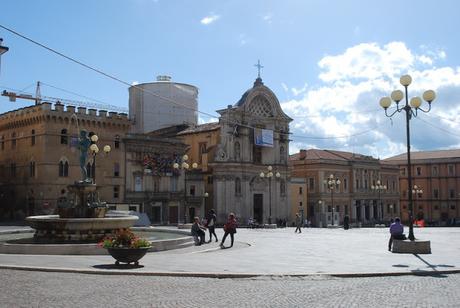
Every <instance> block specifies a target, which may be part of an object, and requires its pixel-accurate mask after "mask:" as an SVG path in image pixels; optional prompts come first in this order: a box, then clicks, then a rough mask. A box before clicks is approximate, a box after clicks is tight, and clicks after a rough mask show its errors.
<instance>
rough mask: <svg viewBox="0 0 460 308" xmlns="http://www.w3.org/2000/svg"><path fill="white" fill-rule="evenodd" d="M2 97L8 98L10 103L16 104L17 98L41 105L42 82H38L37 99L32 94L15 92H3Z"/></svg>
mask: <svg viewBox="0 0 460 308" xmlns="http://www.w3.org/2000/svg"><path fill="white" fill-rule="evenodd" d="M2 96H8V98H9V100H10V102H15V101H16V99H17V98H22V99H28V100H32V101H35V105H39V104H40V103H41V101H42V99H41V94H40V81H37V88H36V90H35V97H33V96H32V95H30V94H17V93H15V92H8V91H6V90H3V92H2Z"/></svg>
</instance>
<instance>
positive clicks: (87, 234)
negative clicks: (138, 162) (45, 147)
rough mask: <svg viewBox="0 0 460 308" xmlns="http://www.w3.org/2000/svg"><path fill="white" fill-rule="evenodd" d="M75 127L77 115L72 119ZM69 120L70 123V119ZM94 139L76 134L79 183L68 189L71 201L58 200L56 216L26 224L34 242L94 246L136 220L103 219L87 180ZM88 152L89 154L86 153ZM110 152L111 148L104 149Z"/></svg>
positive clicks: (104, 207)
mask: <svg viewBox="0 0 460 308" xmlns="http://www.w3.org/2000/svg"><path fill="white" fill-rule="evenodd" d="M72 118H75V123H76V125H77V129H78V130H79V127H78V119H77V116H76V114H73V115H72ZM72 118H71V119H72ZM69 125H70V124H69ZM97 141H98V137H97V135H92V136H91V137H89V136H88V133H87V131H86V130H79V137H78V149H79V161H80V169H81V171H82V179H81V180H79V181H75V182H74V184H71V185H68V186H67V189H68V191H69V194H68V195H69V196H70V197H61V198H59V202H58V206H57V215H42V216H29V217H27V218H26V221H27V222H28V223H29V224H30V226H31V227H32V228H34V229H35V230H36V231H35V234H34V238H35V239H36V240H37V241H40V242H64V243H66V242H75V241H76V242H95V241H99V240H100V239H102V238H103V237H104V236H108V235H113V234H115V231H117V230H118V229H120V228H128V227H130V226H132V225H133V224H134V222H135V221H136V220H137V219H138V217H137V216H116V217H106V214H107V210H108V208H107V204H106V202H101V201H100V199H99V194H98V191H97V190H98V186H97V185H96V183H95V177H94V175H93V178H92V179H91V178H89V177H88V173H89V172H88V170H86V162H87V158H88V155H89V154H92V155H93V164H95V157H96V155H97V153H98V152H99V148H98V147H97V145H96V142H97ZM88 152H89V153H88ZM104 152H105V153H106V154H108V153H109V152H110V146H108V145H106V146H105V147H104Z"/></svg>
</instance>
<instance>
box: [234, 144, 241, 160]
mask: <svg viewBox="0 0 460 308" xmlns="http://www.w3.org/2000/svg"><path fill="white" fill-rule="evenodd" d="M240 159H241V147H240V143H239V142H238V141H237V142H235V160H236V161H239V160H240Z"/></svg>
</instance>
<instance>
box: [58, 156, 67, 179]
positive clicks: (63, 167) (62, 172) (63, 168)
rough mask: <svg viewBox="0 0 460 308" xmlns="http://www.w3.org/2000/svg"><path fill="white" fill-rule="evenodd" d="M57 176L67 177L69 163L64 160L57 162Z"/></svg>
mask: <svg viewBox="0 0 460 308" xmlns="http://www.w3.org/2000/svg"><path fill="white" fill-rule="evenodd" d="M59 176H60V177H68V176H69V162H68V161H67V160H66V159H61V160H60V161H59Z"/></svg>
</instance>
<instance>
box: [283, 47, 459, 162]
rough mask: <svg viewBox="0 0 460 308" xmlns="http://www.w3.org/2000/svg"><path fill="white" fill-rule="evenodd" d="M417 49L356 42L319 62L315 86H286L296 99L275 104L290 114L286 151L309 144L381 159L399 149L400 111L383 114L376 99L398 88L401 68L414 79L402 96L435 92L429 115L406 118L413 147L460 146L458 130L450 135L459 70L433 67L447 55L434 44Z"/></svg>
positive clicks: (456, 118) (403, 139)
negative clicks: (289, 144)
mask: <svg viewBox="0 0 460 308" xmlns="http://www.w3.org/2000/svg"><path fill="white" fill-rule="evenodd" d="M420 50H421V51H420V52H418V51H417V52H416V51H414V50H411V49H409V48H408V47H407V46H406V44H405V43H403V42H390V43H388V44H386V45H379V44H377V43H363V44H359V45H356V46H352V47H350V48H348V49H346V50H345V51H344V52H343V53H342V54H338V55H328V56H325V57H323V58H322V59H320V61H319V62H318V65H319V67H320V72H319V75H318V77H319V80H320V83H319V84H316V85H309V86H308V87H307V85H305V86H304V87H303V88H302V89H297V88H291V91H292V93H293V94H294V95H297V96H295V97H294V98H292V99H289V100H287V101H285V102H282V108H283V110H284V111H285V112H286V113H287V114H289V115H290V116H291V117H293V118H294V122H293V123H292V126H291V130H292V133H293V135H292V138H293V140H294V142H295V147H291V153H292V151H293V150H294V149H298V148H310V147H316V148H324V149H338V150H344V151H352V152H357V153H362V154H367V155H373V156H374V157H380V158H385V157H388V156H392V155H396V154H400V153H403V152H404V151H405V148H406V144H405V142H406V136H405V120H404V118H405V116H404V112H402V113H401V114H398V113H397V114H396V115H395V116H393V118H391V119H390V118H387V117H386V116H385V113H384V111H383V109H381V108H380V106H379V105H378V101H379V99H380V98H381V97H382V96H387V95H389V94H390V93H391V91H393V90H395V89H403V88H402V86H401V85H400V84H399V77H400V76H401V75H403V74H407V73H409V74H410V75H411V76H412V79H413V81H412V84H411V85H410V86H409V97H412V96H421V95H422V93H423V91H425V90H428V89H433V90H435V91H436V93H437V96H438V97H437V99H436V100H435V101H434V102H433V104H432V105H433V106H432V107H433V108H432V110H431V111H430V112H429V113H427V114H424V113H422V112H419V116H418V117H417V118H415V117H414V118H413V120H412V121H411V130H412V133H411V139H412V148H413V150H416V149H419V150H420V149H422V150H423V149H441V148H450V147H453V146H455V145H459V144H460V133H458V134H455V132H459V131H460V116H459V115H460V100H458V97H460V67H447V66H445V67H437V66H436V64H437V61H442V59H444V58H445V57H446V56H447V55H446V54H445V52H444V51H443V50H441V49H436V48H432V49H429V48H427V47H426V46H425V47H423V48H422V47H420ZM282 86H283V88H284V89H285V91H287V90H286V89H289V88H288V86H287V85H285V84H282ZM294 89H295V90H294ZM423 108H427V104H426V103H425V104H424V105H423ZM392 110H393V109H391V111H392ZM391 111H390V110H389V112H391ZM430 125H431V126H430ZM344 136H348V137H344Z"/></svg>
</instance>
